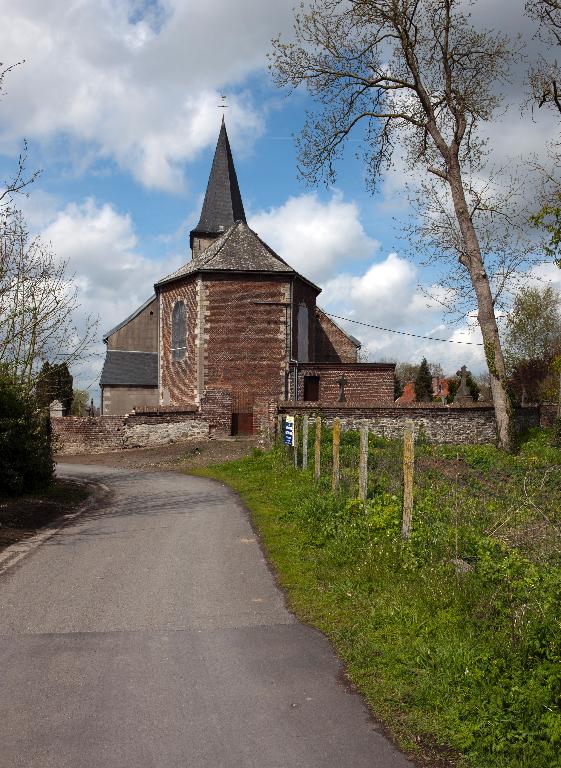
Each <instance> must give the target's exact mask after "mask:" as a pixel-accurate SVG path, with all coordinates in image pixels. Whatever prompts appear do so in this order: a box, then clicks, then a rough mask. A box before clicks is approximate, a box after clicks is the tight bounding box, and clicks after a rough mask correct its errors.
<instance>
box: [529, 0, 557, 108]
mask: <svg viewBox="0 0 561 768" xmlns="http://www.w3.org/2000/svg"><path fill="white" fill-rule="evenodd" d="M526 13H527V14H528V16H529V17H530V18H531V19H534V21H536V22H537V24H538V31H537V36H538V37H539V38H540V39H541V40H542V41H543V42H544V43H545V44H546V46H548V47H549V48H550V50H552V51H553V56H548V57H546V56H544V55H541V56H540V57H539V58H538V60H537V62H536V64H535V65H534V66H533V67H532V68H531V70H530V77H529V79H530V86H531V88H532V94H533V97H534V99H535V100H536V101H537V103H538V106H539V107H543V106H549V107H553V109H556V110H557V111H558V112H559V113H560V114H561V69H560V67H559V63H558V61H557V59H556V58H555V49H559V48H561V0H529V1H528V2H527V3H526Z"/></svg>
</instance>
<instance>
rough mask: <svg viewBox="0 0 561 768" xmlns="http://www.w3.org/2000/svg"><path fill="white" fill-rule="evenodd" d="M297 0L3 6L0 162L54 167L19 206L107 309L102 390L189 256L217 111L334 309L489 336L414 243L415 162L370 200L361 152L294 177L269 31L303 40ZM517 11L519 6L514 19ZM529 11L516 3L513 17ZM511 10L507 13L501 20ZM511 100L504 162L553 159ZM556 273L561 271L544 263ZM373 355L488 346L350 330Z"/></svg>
mask: <svg viewBox="0 0 561 768" xmlns="http://www.w3.org/2000/svg"><path fill="white" fill-rule="evenodd" d="M290 5H291V4H284V3H277V2H273V1H272V0H237V2H236V3H231V2H228V0H207V2H205V3H204V4H203V3H202V2H200V0H197V1H195V0H159V2H155V1H154V2H150V1H147V0H74V2H72V3H69V2H68V0H49V2H48V3H45V2H44V0H18V3H13V2H9V0H0V10H1V11H2V18H3V24H2V29H1V30H0V60H1V61H3V62H4V63H5V64H11V63H14V62H16V61H20V60H22V59H25V63H24V64H22V65H21V66H20V67H18V68H16V69H15V70H14V71H13V72H12V73H10V74H9V75H8V77H7V79H6V82H5V90H6V93H5V96H4V98H3V100H2V101H1V102H0V171H1V172H2V174H3V176H7V175H8V174H9V172H10V169H12V168H13V167H14V162H15V159H16V158H17V153H18V151H19V150H20V148H21V144H22V141H23V139H24V138H27V140H28V142H29V167H30V169H34V168H42V169H43V172H42V175H41V177H40V179H39V181H38V182H37V184H36V185H34V188H33V189H32V192H31V195H30V197H29V198H28V199H26V200H22V201H21V203H22V208H23V210H24V212H25V214H26V216H27V218H28V221H29V223H30V227H31V228H32V230H33V231H34V232H36V233H39V234H41V236H42V237H44V238H45V239H47V240H48V241H50V242H51V243H52V245H53V248H54V250H55V251H56V253H57V254H58V256H59V257H60V258H64V259H67V260H68V262H69V271H70V272H72V273H73V274H75V276H76V280H77V284H78V286H79V291H80V301H81V304H82V312H83V314H87V313H90V314H92V315H97V316H99V333H98V340H97V343H96V344H94V345H93V346H92V350H91V351H92V357H91V358H90V359H89V360H87V361H85V362H84V364H82V365H81V366H80V367H78V368H77V369H75V370H74V374H75V377H76V383H77V384H78V385H80V386H91V393H92V394H93V395H96V394H97V381H96V380H97V377H98V375H99V371H100V366H101V362H102V358H103V345H102V343H101V336H102V331H103V330H106V329H108V328H110V327H112V326H113V325H115V324H116V323H117V322H119V321H120V320H121V319H123V318H124V317H125V316H126V315H127V314H129V313H130V311H132V310H133V309H134V308H135V307H136V306H137V305H139V304H140V303H141V302H142V301H143V300H144V299H145V298H147V297H148V296H149V295H150V293H151V290H152V285H153V283H154V281H155V280H156V279H158V278H159V277H161V276H162V275H165V274H167V273H169V272H170V271H172V269H174V268H176V267H177V266H178V265H179V264H181V263H183V262H184V261H186V260H187V259H188V258H189V254H188V232H189V229H190V228H191V227H192V226H194V224H195V223H196V221H197V218H198V214H199V212H200V206H201V202H202V197H203V195H204V190H205V187H206V181H207V178H208V173H209V170H210V163H211V160H212V154H213V152H214V147H215V143H216V139H217V135H218V130H219V126H220V120H221V116H222V111H221V110H220V109H219V107H218V105H219V103H220V94H221V93H225V94H226V95H227V103H228V104H229V106H228V108H227V109H226V110H225V115H226V122H227V127H228V132H229V135H230V140H231V144H232V147H233V151H234V158H235V162H236V167H237V172H238V178H239V182H240V187H241V191H242V196H243V199H244V204H245V208H246V213H247V214H248V218H249V223H250V225H251V226H253V227H254V228H255V229H256V230H257V231H258V233H259V234H260V235H261V236H262V237H263V238H264V239H265V240H266V241H267V242H268V243H269V244H270V245H271V246H272V247H273V248H275V249H276V250H277V251H278V252H279V253H280V255H281V256H282V257H283V258H285V259H286V260H287V261H288V262H289V263H291V264H292V265H293V266H294V267H295V268H297V269H298V270H299V271H300V272H302V273H303V274H304V275H306V276H308V277H310V278H311V279H313V280H314V281H315V282H317V283H318V284H319V285H320V286H322V287H323V288H324V292H323V293H322V295H321V296H320V299H319V301H320V303H321V304H322V305H323V306H324V308H326V309H327V310H330V311H332V312H335V313H336V314H340V315H344V316H347V317H353V318H355V319H358V320H361V321H362V322H367V323H372V324H374V325H382V326H384V327H387V328H395V329H397V330H402V331H411V332H414V333H417V334H425V335H432V336H438V337H440V338H448V339H456V340H470V341H478V340H479V339H478V333H477V330H476V329H474V328H473V327H470V326H469V322H468V318H467V317H464V318H463V319H460V321H459V322H458V323H456V324H455V325H450V324H449V320H448V319H447V318H445V317H443V316H442V315H441V314H440V311H439V309H438V306H437V305H436V304H434V303H433V304H432V305H431V304H430V302H428V304H429V305H428V306H427V299H426V298H425V296H424V295H423V294H422V292H421V291H420V289H419V286H420V285H424V286H425V287H428V286H430V285H431V283H432V282H434V280H435V274H434V272H431V271H430V270H427V269H422V268H421V267H420V266H419V263H418V262H419V259H415V257H414V255H413V257H412V256H411V254H410V253H407V254H406V253H405V244H404V242H403V240H402V239H401V238H400V233H402V232H403V229H404V227H405V225H406V222H407V217H408V216H409V215H410V213H411V209H410V206H409V205H408V203H407V200H406V198H405V196H404V182H405V180H406V179H407V177H408V169H407V168H406V167H405V166H404V164H403V163H402V162H400V161H399V158H398V162H397V165H396V168H395V169H393V170H392V171H390V172H388V174H387V175H386V176H385V178H384V179H382V182H381V188H380V191H379V192H378V193H377V195H376V196H374V197H373V196H372V195H371V194H370V193H369V192H368V191H367V190H366V189H365V186H364V179H363V168H362V164H361V162H360V161H358V160H356V159H355V158H354V156H353V153H354V148H355V146H356V145H354V146H352V145H351V147H350V148H349V150H348V151H347V153H346V156H345V160H344V162H342V163H341V164H340V165H339V177H338V180H337V183H336V186H335V187H334V188H331V189H326V188H318V189H308V188H306V187H305V186H304V185H303V184H302V183H301V182H299V181H298V178H297V168H296V150H295V147H294V144H293V142H292V140H291V135H292V134H293V133H295V132H298V130H299V129H300V128H301V126H302V123H303V120H304V112H305V109H306V107H307V106H308V107H309V106H312V105H310V103H309V102H308V101H307V98H306V96H305V95H304V94H295V95H292V96H290V97H287V96H286V95H284V94H282V93H280V92H279V91H278V90H277V89H276V88H275V87H274V86H273V84H272V83H271V80H270V78H269V75H268V73H267V70H266V65H267V62H266V54H267V52H268V51H269V50H270V40H271V38H272V37H273V36H274V35H276V34H277V33H279V32H280V33H283V34H290V29H291V23H292V11H291V9H290ZM522 5H523V3H522V2H518V0H515V1H514V2H512V1H511V2H507V0H485V3H482V2H480V3H478V4H477V5H476V15H477V14H479V17H480V20H482V21H484V22H486V23H488V24H490V25H493V24H496V23H497V22H499V23H500V24H501V26H503V28H504V26H505V24H506V23H508V25H509V29H508V30H507V31H509V32H516V31H522V32H524V33H526V34H528V36H529V38H530V37H531V36H530V35H529V32H531V30H530V29H529V26H528V22H527V21H525V20H524V18H523V16H522V13H521V8H522ZM507 11H508V15H505V14H506V13H507ZM515 11H516V12H515ZM505 19H507V22H505ZM522 97H523V89H522V85H521V80H520V82H518V83H516V82H515V83H514V84H513V86H512V87H511V88H510V90H509V91H508V93H507V100H508V101H510V102H512V104H513V105H514V108H513V109H512V110H511V112H510V113H509V115H508V116H507V117H505V118H503V119H502V121H501V122H498V123H496V124H493V125H491V126H489V136H490V139H491V146H492V147H493V155H494V159H495V160H501V161H502V160H505V159H508V158H513V157H515V156H517V155H519V154H525V155H527V154H528V153H530V152H537V153H538V154H540V153H541V154H542V155H543V153H544V152H545V147H546V144H547V141H548V140H551V139H552V138H554V137H555V136H556V134H557V130H558V129H557V125H556V124H555V122H554V121H552V120H551V119H549V117H548V116H547V115H542V114H539V115H538V118H539V119H536V120H535V121H534V122H532V120H531V119H530V118H529V116H528V115H527V114H526V115H525V116H520V112H519V109H518V104H519V102H520V101H521V99H522ZM543 275H544V276H545V277H546V278H547V279H553V280H558V275H557V273H556V272H555V271H554V270H552V269H550V268H544V270H543ZM347 327H348V329H349V330H350V331H351V333H353V335H355V336H358V338H360V339H361V340H362V341H363V343H364V348H365V351H366V352H367V353H368V356H369V358H370V359H372V360H398V361H400V360H403V361H419V360H420V358H421V357H422V356H424V355H426V356H427V357H428V358H429V359H430V360H432V361H434V362H441V363H442V364H443V367H444V369H445V371H447V372H454V371H455V370H456V369H457V368H458V367H459V366H460V365H461V364H462V363H466V364H467V365H468V366H470V367H471V368H472V370H474V371H476V370H479V369H481V367H482V364H483V362H482V355H481V351H480V348H478V347H476V346H471V347H470V346H462V345H458V344H442V343H440V344H438V343H432V342H427V341H424V340H421V339H415V338H413V337H404V336H397V335H394V334H390V333H384V332H380V331H376V330H374V329H369V328H362V327H360V326H356V325H352V324H348V325H347Z"/></svg>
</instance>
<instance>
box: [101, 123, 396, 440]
mask: <svg viewBox="0 0 561 768" xmlns="http://www.w3.org/2000/svg"><path fill="white" fill-rule="evenodd" d="M189 244H190V249H191V259H190V261H188V262H187V263H186V264H184V265H183V266H182V267H180V268H179V269H178V270H177V271H175V272H174V273H172V274H171V275H167V276H166V277H163V278H162V279H161V280H159V281H158V282H157V283H156V284H155V286H154V294H153V295H152V296H151V297H150V298H149V299H148V300H147V301H146V302H145V303H144V304H143V305H142V306H140V307H138V309H137V310H135V312H133V313H132V314H131V315H130V316H129V317H127V318H126V319H125V320H123V321H122V322H121V323H119V325H117V326H116V327H115V328H113V329H112V330H110V331H109V332H108V333H106V334H105V336H104V338H103V341H104V342H105V344H106V345H107V352H106V357H105V362H104V366H103V371H102V374H101V379H100V386H101V407H102V413H103V414H104V415H121V414H126V413H130V412H132V411H133V410H134V411H136V412H138V411H139V410H144V411H154V410H158V411H161V412H169V411H174V410H175V411H178V410H182V409H183V410H192V411H197V412H199V413H200V414H201V415H203V416H205V414H206V415H207V416H209V414H212V413H216V412H217V411H220V418H219V421H220V423H221V424H222V425H224V424H227V425H228V427H229V430H228V429H226V431H230V432H231V434H238V433H251V432H252V431H253V422H254V419H253V412H254V408H255V404H256V403H257V401H259V402H261V403H262V402H264V401H269V402H278V401H290V400H292V401H297V400H304V401H317V402H318V405H319V404H320V403H321V404H329V403H333V404H334V403H337V402H338V403H341V402H349V403H365V404H366V403H368V404H370V405H391V404H393V373H394V365H392V364H386V363H360V362H358V352H359V349H360V342H359V341H357V339H355V338H354V337H353V336H351V335H349V334H348V333H346V332H345V331H344V330H343V329H342V328H340V327H339V326H338V325H337V324H336V323H335V322H334V321H333V320H332V319H331V318H330V317H329V316H328V315H327V314H326V313H325V312H324V311H323V310H322V309H321V308H320V307H318V306H317V304H316V300H317V297H318V295H319V294H320V292H321V288H320V287H318V286H317V285H315V284H314V283H313V282H311V281H310V280H308V279H307V278H306V277H305V276H304V275H301V274H299V273H298V272H296V270H294V269H293V268H292V267H291V266H290V264H289V263H288V262H287V261H285V260H284V259H283V258H282V257H281V256H279V255H278V254H276V253H275V252H274V251H273V249H272V248H270V247H269V246H268V245H267V244H266V243H264V242H263V241H262V240H261V239H260V237H259V235H258V234H257V233H255V232H254V231H253V230H252V229H250V227H249V226H248V224H247V221H246V216H245V211H244V206H243V201H242V196H241V193H240V188H239V185H238V179H237V176H236V170H235V167H234V160H233V157H232V151H231V148H230V143H229V140H228V134H227V131H226V125H225V123H224V120H223V121H222V125H221V128H220V133H219V136H218V143H217V146H216V151H215V154H214V159H213V162H212V167H211V171H210V176H209V180H208V185H207V190H206V194H205V198H204V202H203V207H202V211H201V216H200V219H199V222H198V224H197V225H196V227H195V228H194V229H193V230H191V232H190V236H189ZM287 257H288V258H289V254H288V255H287ZM209 418H210V416H209Z"/></svg>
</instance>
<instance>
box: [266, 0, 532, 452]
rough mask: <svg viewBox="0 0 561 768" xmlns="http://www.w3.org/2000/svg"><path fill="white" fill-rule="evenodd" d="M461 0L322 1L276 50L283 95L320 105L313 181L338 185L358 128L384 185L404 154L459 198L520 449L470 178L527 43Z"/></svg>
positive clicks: (506, 420) (490, 346) (492, 365)
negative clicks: (295, 91)
mask: <svg viewBox="0 0 561 768" xmlns="http://www.w3.org/2000/svg"><path fill="white" fill-rule="evenodd" d="M462 6H463V7H465V3H461V2H460V0H313V1H312V4H311V6H310V7H309V9H308V10H305V9H304V8H303V7H302V8H301V10H300V12H299V13H297V14H296V19H295V42H283V41H282V40H281V39H280V38H277V39H276V40H274V41H273V46H274V48H273V53H272V70H273V76H274V77H275V80H276V82H277V83H278V84H279V85H280V86H284V87H286V86H288V87H292V88H297V87H299V86H302V85H303V86H305V87H307V89H308V91H309V92H310V93H311V95H312V96H313V97H314V98H315V99H316V100H317V102H318V103H319V104H320V105H321V107H320V110H319V114H310V115H308V120H307V122H306V125H305V126H304V128H303V130H302V133H301V136H300V139H299V149H300V154H299V156H300V163H301V172H302V175H303V176H304V178H306V179H307V180H308V181H310V182H316V181H317V180H318V178H320V177H323V178H325V180H326V181H328V182H331V181H333V180H334V178H335V170H334V163H335V161H336V160H337V159H339V158H340V157H341V154H342V151H343V147H344V144H345V142H346V140H347V138H348V137H349V135H350V134H351V132H353V130H354V129H356V128H357V126H358V125H359V124H361V125H363V126H365V129H366V130H365V147H366V153H365V156H366V160H367V163H368V169H369V172H370V173H369V178H370V180H371V181H372V183H373V184H374V183H375V181H376V178H377V177H378V176H379V174H380V172H381V170H382V169H383V168H384V167H387V166H389V165H390V163H391V159H392V153H393V151H394V147H396V146H399V147H400V148H401V149H402V150H403V152H404V155H405V158H406V162H407V164H408V166H409V168H410V170H411V171H412V172H416V173H419V170H418V169H419V168H422V169H423V170H424V171H425V172H426V173H427V174H430V175H432V177H434V179H435V180H436V181H437V182H438V183H439V184H440V185H441V186H442V188H443V189H444V190H445V193H446V195H447V197H448V199H449V200H450V203H451V207H452V210H453V214H454V217H455V220H456V222H457V229H458V233H459V238H460V239H459V245H460V247H459V249H457V251H456V253H457V260H458V262H459V264H460V265H461V267H462V268H463V269H464V270H465V271H466V272H467V274H468V275H469V280H470V283H471V288H472V293H473V296H474V299H475V302H476V305H477V318H478V322H479V326H480V328H481V333H482V335H483V342H484V348H485V353H486V359H487V365H488V368H489V372H490V374H491V387H492V394H493V403H494V407H495V414H496V420H497V430H498V438H499V445H500V446H501V447H502V448H504V449H506V450H511V449H512V448H513V445H514V434H513V432H514V430H513V420H514V419H513V406H512V403H511V400H510V397H509V395H508V389H507V382H506V370H505V362H504V357H503V353H502V349H501V343H500V338H499V331H498V327H497V321H496V317H495V307H494V300H493V293H492V290H491V286H490V283H489V276H488V274H487V269H486V264H485V259H484V255H483V253H482V249H481V245H480V241H479V235H478V231H477V229H476V226H475V223H474V215H473V209H474V205H473V202H472V201H471V195H470V189H469V179H470V178H471V177H472V176H473V174H474V173H475V172H476V171H477V169H478V168H480V167H481V166H482V163H483V160H484V156H485V142H484V140H482V139H481V137H480V135H479V134H478V128H479V127H480V125H481V124H482V123H485V122H487V121H489V120H491V119H492V117H493V115H494V113H495V111H496V109H497V107H498V106H499V104H500V102H501V98H500V94H498V92H497V88H498V86H499V85H500V84H501V83H503V82H506V81H507V80H508V76H509V71H510V68H511V65H512V64H513V62H514V61H515V60H516V59H517V58H518V56H519V48H520V45H519V44H518V43H516V42H513V41H511V40H510V39H508V38H507V37H506V36H505V35H502V34H500V33H495V32H491V31H488V30H478V29H475V28H474V26H473V24H472V23H471V21H470V19H469V16H468V15H466V13H465V12H463V11H462V10H461V7H462Z"/></svg>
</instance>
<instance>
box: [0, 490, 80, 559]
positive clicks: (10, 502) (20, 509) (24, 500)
mask: <svg viewBox="0 0 561 768" xmlns="http://www.w3.org/2000/svg"><path fill="white" fill-rule="evenodd" d="M88 495H89V491H88V490H87V489H86V488H85V487H84V486H83V485H82V484H78V483H74V482H72V481H70V480H54V481H53V483H52V484H51V485H50V486H49V487H48V488H47V489H46V490H44V491H41V492H38V493H32V494H24V495H22V496H8V497H0V551H1V550H3V549H5V548H6V547H9V546H10V544H14V543H15V542H16V541H20V540H21V539H26V538H29V537H30V536H33V535H34V534H35V533H37V531H38V530H39V529H40V528H43V527H44V526H46V525H49V524H50V523H52V522H53V521H54V520H56V519H57V518H59V517H61V516H62V515H65V514H68V513H69V512H72V510H73V509H74V508H75V507H77V506H78V505H79V504H81V503H82V502H83V501H85V499H86V498H87V497H88Z"/></svg>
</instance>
